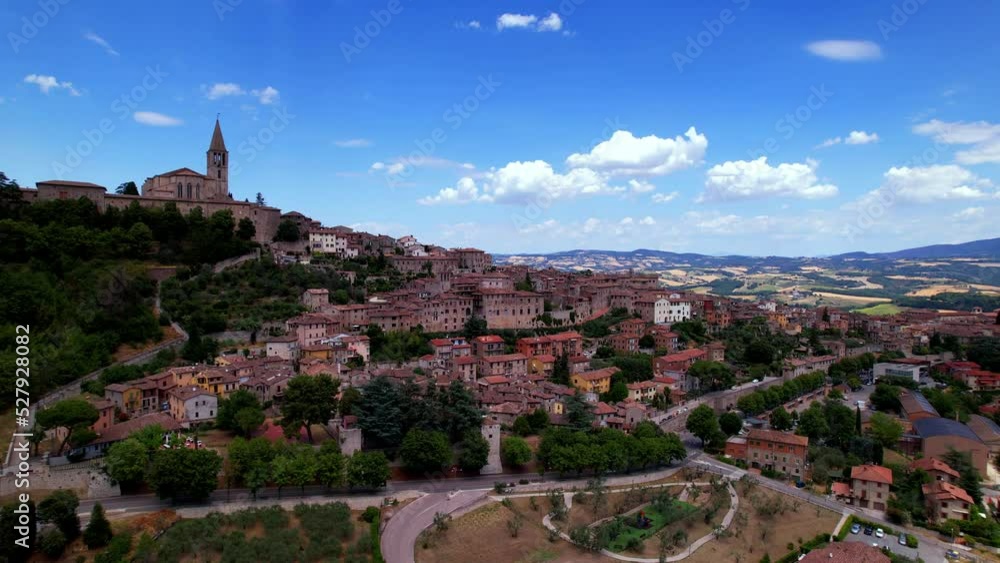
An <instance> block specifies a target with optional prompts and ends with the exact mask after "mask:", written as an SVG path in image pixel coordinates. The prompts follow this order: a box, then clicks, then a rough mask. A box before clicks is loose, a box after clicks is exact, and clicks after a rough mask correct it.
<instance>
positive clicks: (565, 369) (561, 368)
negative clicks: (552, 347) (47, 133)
mask: <svg viewBox="0 0 1000 563" xmlns="http://www.w3.org/2000/svg"><path fill="white" fill-rule="evenodd" d="M569 375H570V373H569V356H568V355H566V354H563V355H561V356H559V357H558V358H556V362H555V364H553V366H552V381H553V383H558V384H560V385H569Z"/></svg>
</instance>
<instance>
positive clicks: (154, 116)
mask: <svg viewBox="0 0 1000 563" xmlns="http://www.w3.org/2000/svg"><path fill="white" fill-rule="evenodd" d="M132 118H133V119H135V121H136V123H141V124H143V125H152V126H153V127H173V126H175V125H180V124H182V123H184V122H183V121H181V120H180V119H177V118H176V117H170V116H169V115H164V114H162V113H156V112H155V111H137V112H135V113H133V114H132Z"/></svg>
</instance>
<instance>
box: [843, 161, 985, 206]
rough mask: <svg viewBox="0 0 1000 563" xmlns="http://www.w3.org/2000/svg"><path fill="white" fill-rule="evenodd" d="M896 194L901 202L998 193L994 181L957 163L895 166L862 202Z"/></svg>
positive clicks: (924, 201) (962, 197)
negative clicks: (995, 191) (995, 190)
mask: <svg viewBox="0 0 1000 563" xmlns="http://www.w3.org/2000/svg"><path fill="white" fill-rule="evenodd" d="M889 194H892V197H895V198H896V199H898V200H899V201H902V202H909V203H930V202H933V201H940V200H956V199H957V200H961V199H984V198H988V197H992V196H994V186H993V182H991V181H990V180H988V179H986V178H980V177H979V176H976V175H975V174H973V173H972V172H970V171H968V170H966V169H965V168H962V167H961V166H957V165H955V164H937V165H933V166H919V167H912V168H911V167H908V166H901V167H898V168H897V167H893V168H890V169H889V171H888V172H886V173H885V174H884V175H883V181H882V185H881V186H880V187H879V188H878V189H877V190H874V191H872V192H869V193H868V194H866V195H865V196H864V197H863V198H862V199H861V203H862V204H864V203H865V202H867V201H872V200H873V199H875V198H878V199H885V198H886V197H888V196H889Z"/></svg>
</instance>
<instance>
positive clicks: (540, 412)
mask: <svg viewBox="0 0 1000 563" xmlns="http://www.w3.org/2000/svg"><path fill="white" fill-rule="evenodd" d="M527 418H528V422H530V423H531V429H532V430H534V431H535V433H538V432H541V431H542V430H545V429H546V428H548V426H549V413H547V412H545V409H542V408H538V409H535V410H534V411H532V412H531V414H529V415H527Z"/></svg>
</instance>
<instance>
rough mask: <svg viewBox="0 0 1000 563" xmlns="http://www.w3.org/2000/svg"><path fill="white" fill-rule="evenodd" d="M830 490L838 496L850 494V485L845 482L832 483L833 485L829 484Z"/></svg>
mask: <svg viewBox="0 0 1000 563" xmlns="http://www.w3.org/2000/svg"><path fill="white" fill-rule="evenodd" d="M830 490H831V491H833V494H835V495H837V496H838V497H849V496H851V486H850V485H848V484H847V483H834V484H833V485H831V486H830Z"/></svg>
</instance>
